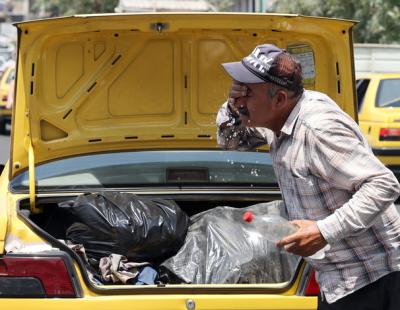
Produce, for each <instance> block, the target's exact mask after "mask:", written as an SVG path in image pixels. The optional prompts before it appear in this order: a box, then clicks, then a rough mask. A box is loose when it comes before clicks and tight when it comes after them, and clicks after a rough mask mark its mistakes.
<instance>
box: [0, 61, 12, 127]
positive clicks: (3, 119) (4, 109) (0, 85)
mask: <svg viewBox="0 0 400 310" xmlns="http://www.w3.org/2000/svg"><path fill="white" fill-rule="evenodd" d="M14 78H15V67H14V66H13V65H11V66H8V67H7V68H6V69H5V71H4V73H3V75H2V76H1V79H0V134H9V133H10V130H11V113H12V107H11V105H12V104H11V100H12V98H10V95H11V94H12V91H13V85H14Z"/></svg>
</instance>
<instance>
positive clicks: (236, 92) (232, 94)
mask: <svg viewBox="0 0 400 310" xmlns="http://www.w3.org/2000/svg"><path fill="white" fill-rule="evenodd" d="M246 95H247V87H246V85H244V84H243V83H240V82H238V81H235V80H233V82H232V86H231V90H230V91H229V98H228V107H229V109H230V111H231V112H232V113H233V114H234V115H235V116H240V112H239V110H238V108H239V107H240V106H241V105H243V103H241V102H240V101H242V100H241V99H240V98H243V97H246Z"/></svg>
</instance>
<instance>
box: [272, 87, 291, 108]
mask: <svg viewBox="0 0 400 310" xmlns="http://www.w3.org/2000/svg"><path fill="white" fill-rule="evenodd" d="M275 100H276V102H275V104H276V105H277V107H278V108H283V107H285V106H286V104H287V103H288V94H287V92H285V91H284V90H282V89H279V90H278V91H277V92H276V95H275Z"/></svg>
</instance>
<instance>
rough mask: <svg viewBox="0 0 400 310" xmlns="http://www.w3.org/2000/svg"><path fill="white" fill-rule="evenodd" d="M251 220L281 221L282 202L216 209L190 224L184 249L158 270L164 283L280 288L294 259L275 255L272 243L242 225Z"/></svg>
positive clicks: (256, 229)
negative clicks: (250, 216)
mask: <svg viewBox="0 0 400 310" xmlns="http://www.w3.org/2000/svg"><path fill="white" fill-rule="evenodd" d="M245 211H252V212H253V213H254V215H255V216H263V215H266V214H276V215H281V216H284V217H285V214H284V205H283V202H282V201H273V202H270V203H262V204H257V205H253V206H250V207H247V208H242V209H239V208H231V207H217V208H214V209H211V210H207V211H205V212H202V213H199V214H196V215H194V216H192V217H191V218H190V220H191V225H190V227H189V229H188V233H187V236H186V240H185V243H184V245H183V247H182V248H181V249H180V250H179V252H178V253H177V254H176V255H175V256H173V257H171V258H169V259H167V260H166V261H164V262H163V263H162V264H161V266H160V273H161V279H162V281H163V282H164V283H174V284H175V283H193V284H224V283H228V284H235V283H252V284H253V283H281V282H285V281H289V280H290V278H291V276H293V274H294V272H295V270H296V267H297V264H298V261H299V259H300V258H299V257H298V256H295V255H292V254H289V253H287V252H283V251H280V250H279V249H278V248H277V247H276V246H275V244H274V242H271V241H268V240H267V239H268V238H267V236H265V234H264V233H263V232H262V230H260V229H259V227H254V225H251V224H250V223H247V222H244V221H243V219H242V216H243V213H244V212H245Z"/></svg>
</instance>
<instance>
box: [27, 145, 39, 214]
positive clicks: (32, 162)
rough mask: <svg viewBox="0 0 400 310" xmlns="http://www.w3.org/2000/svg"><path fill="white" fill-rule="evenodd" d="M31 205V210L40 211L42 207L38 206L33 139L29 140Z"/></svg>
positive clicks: (33, 211)
mask: <svg viewBox="0 0 400 310" xmlns="http://www.w3.org/2000/svg"><path fill="white" fill-rule="evenodd" d="M28 155H29V157H28V158H29V205H30V207H31V212H32V213H34V214H36V213H40V209H39V208H36V182H35V154H34V151H33V145H32V141H30V142H29V154H28Z"/></svg>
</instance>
